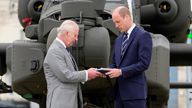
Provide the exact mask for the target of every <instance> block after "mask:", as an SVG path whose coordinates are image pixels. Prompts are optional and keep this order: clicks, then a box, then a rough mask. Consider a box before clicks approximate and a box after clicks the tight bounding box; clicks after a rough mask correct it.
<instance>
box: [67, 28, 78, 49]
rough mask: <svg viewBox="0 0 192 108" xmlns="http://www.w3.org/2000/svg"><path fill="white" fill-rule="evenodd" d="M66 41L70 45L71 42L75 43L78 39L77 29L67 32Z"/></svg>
mask: <svg viewBox="0 0 192 108" xmlns="http://www.w3.org/2000/svg"><path fill="white" fill-rule="evenodd" d="M68 35H69V36H68V37H69V39H68V41H69V43H70V46H72V45H73V44H75V43H76V42H77V41H78V35H79V31H75V32H72V33H68Z"/></svg>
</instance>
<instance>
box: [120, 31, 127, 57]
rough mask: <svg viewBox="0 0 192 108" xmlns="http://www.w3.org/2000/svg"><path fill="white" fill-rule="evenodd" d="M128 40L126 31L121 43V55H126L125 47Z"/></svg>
mask: <svg viewBox="0 0 192 108" xmlns="http://www.w3.org/2000/svg"><path fill="white" fill-rule="evenodd" d="M127 41H128V33H124V34H123V40H122V44H121V57H122V56H123V55H124V53H125V48H126V46H127Z"/></svg>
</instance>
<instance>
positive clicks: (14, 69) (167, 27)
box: [0, 0, 192, 108]
mask: <svg viewBox="0 0 192 108" xmlns="http://www.w3.org/2000/svg"><path fill="white" fill-rule="evenodd" d="M120 5H124V6H127V7H129V9H130V10H131V13H132V18H133V20H134V22H135V23H136V24H137V25H139V26H141V27H143V28H144V29H145V30H147V31H149V32H151V35H152V39H153V53H152V60H151V64H150V67H149V69H148V70H147V71H146V77H147V82H148V103H147V106H148V107H149V108H166V107H167V103H168V98H169V90H170V88H177V87H179V86H180V85H182V84H177V83H176V84H170V82H169V66H190V65H191V64H192V63H191V61H192V59H191V57H190V54H192V50H191V48H190V47H191V46H190V45H187V44H186V40H187V34H188V32H189V25H190V23H191V5H190V0H18V18H19V21H20V23H21V25H22V26H23V30H24V32H25V36H26V37H27V38H28V39H29V40H16V41H14V42H13V43H7V44H3V43H2V44H0V75H3V74H5V73H6V72H7V71H10V72H11V74H12V89H13V91H15V92H16V93H18V94H19V95H21V96H22V97H23V98H25V99H27V100H29V101H33V102H37V103H39V105H40V107H41V108H44V107H45V102H46V81H45V76H44V72H43V67H42V66H43V60H44V57H45V55H46V51H47V49H48V48H49V45H50V44H51V43H52V41H53V40H54V39H55V37H56V29H57V27H59V25H60V24H61V23H62V22H63V21H64V20H67V19H71V20H74V21H76V22H77V23H78V25H79V27H80V32H79V40H78V43H77V44H76V45H74V46H72V48H71V53H72V55H73V56H74V58H75V59H76V61H77V64H78V66H79V69H87V68H89V67H96V68H100V67H108V65H109V63H110V54H111V51H112V50H113V49H112V48H113V44H114V40H115V38H116V37H117V36H118V34H119V31H118V30H117V29H116V28H115V25H114V23H113V21H112V18H111V17H112V16H111V13H112V10H113V9H114V8H116V7H117V6H120ZM114 83H115V79H106V78H96V79H94V80H92V81H88V82H86V83H85V84H84V85H82V91H83V97H84V100H85V101H86V102H88V103H92V104H94V105H97V106H99V107H104V108H113V105H112V104H113V102H111V100H110V97H109V96H108V92H109V90H110V89H111V87H112V86H113V85H114ZM183 86H184V87H186V86H188V87H191V85H190V84H183Z"/></svg>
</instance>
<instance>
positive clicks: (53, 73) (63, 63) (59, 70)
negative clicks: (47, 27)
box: [44, 20, 101, 108]
mask: <svg viewBox="0 0 192 108" xmlns="http://www.w3.org/2000/svg"><path fill="white" fill-rule="evenodd" d="M78 33H79V27H78V25H77V24H76V23H75V22H74V21H71V20H66V21H64V22H63V23H62V24H61V26H60V27H59V28H58V32H57V37H56V39H55V40H54V41H53V43H52V44H51V46H50V47H49V50H48V52H47V55H46V57H45V60H44V72H45V77H46V81H47V89H48V94H47V105H46V107H47V108H82V107H83V104H82V103H83V100H82V93H81V87H80V83H81V82H86V81H87V80H91V79H94V78H95V77H97V76H100V75H101V73H99V72H97V71H96V69H94V68H90V69H88V70H82V71H78V68H77V65H76V62H75V60H74V59H73V57H72V56H71V54H70V53H69V52H68V51H67V49H66V48H67V47H70V46H72V45H73V43H75V42H76V41H77V40H78Z"/></svg>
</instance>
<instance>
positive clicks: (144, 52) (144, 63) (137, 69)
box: [122, 32, 152, 78]
mask: <svg viewBox="0 0 192 108" xmlns="http://www.w3.org/2000/svg"><path fill="white" fill-rule="evenodd" d="M140 37H141V38H140V39H139V40H138V46H139V47H138V53H139V54H138V62H136V63H135V64H132V65H129V66H127V67H124V68H122V74H123V77H126V78H127V77H133V76H135V75H138V74H141V73H143V72H144V71H145V70H147V69H148V67H149V65H150V61H151V54H152V39H151V35H150V34H149V33H148V32H145V33H144V34H143V35H140ZM133 56H134V55H133Z"/></svg>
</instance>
